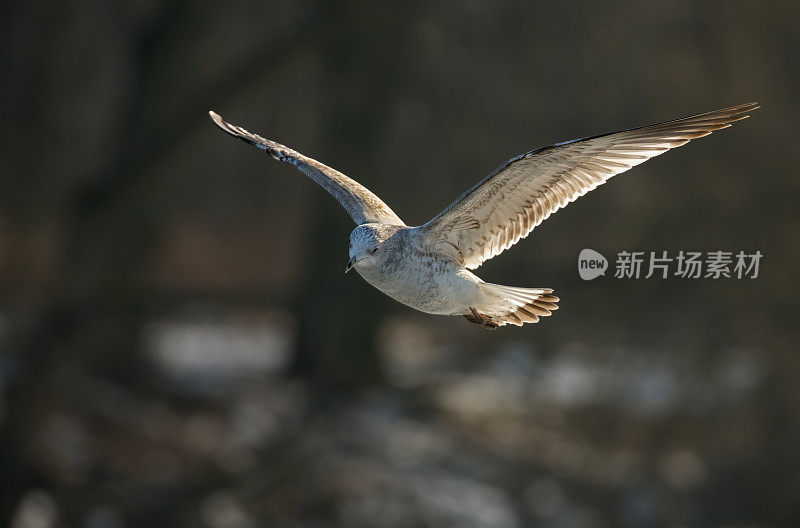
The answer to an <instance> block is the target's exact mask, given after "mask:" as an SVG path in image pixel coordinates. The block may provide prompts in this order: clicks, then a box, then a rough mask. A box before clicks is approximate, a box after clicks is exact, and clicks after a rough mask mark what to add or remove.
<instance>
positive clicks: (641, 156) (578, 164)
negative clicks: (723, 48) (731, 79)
mask: <svg viewBox="0 0 800 528" xmlns="http://www.w3.org/2000/svg"><path fill="white" fill-rule="evenodd" d="M756 108H758V104H757V103H748V104H744V105H739V106H733V107H730V108H724V109H722V110H715V111H713V112H707V113H705V114H699V115H695V116H691V117H685V118H682V119H676V120H673V121H667V122H665V123H659V124H656V125H650V126H645V127H641V128H634V129H631V130H624V131H621V132H615V133H611V134H603V135H600V136H594V137H590V138H583V139H576V140H573V141H567V142H564V143H557V144H555V145H551V146H549V147H544V148H540V149H537V150H532V151H530V152H526V153H525V154H521V155H519V156H516V157H514V158H511V159H510V160H508V161H506V162H505V163H503V164H502V165H501V166H500V167H498V168H497V169H496V170H495V171H494V172H493V173H491V174H490V175H489V176H487V177H486V178H484V179H483V180H481V181H479V182H478V183H477V184H476V185H475V186H473V187H472V188H471V189H469V190H468V191H467V192H465V193H464V194H462V195H461V196H460V197H458V198H457V199H456V201H454V202H453V203H452V204H450V205H449V206H447V208H446V209H445V210H444V211H442V212H441V213H439V214H438V215H437V216H435V217H434V218H433V219H432V220H430V221H429V222H428V223H427V224H425V225H422V226H420V227H419V228H417V229H419V230H420V232H422V233H423V234H424V235H425V236H426V237H428V238H429V240H431V242H432V243H433V244H435V245H436V247H438V248H439V249H440V250H442V251H446V252H449V253H451V254H453V255H454V256H455V257H456V258H458V259H459V260H460V261H461V262H462V263H463V264H464V266H466V267H467V268H469V269H475V268H477V267H478V266H480V265H481V264H482V263H483V262H484V261H486V260H488V259H490V258H492V257H494V256H495V255H498V254H500V253H501V252H503V251H504V250H505V249H507V248H509V247H511V246H512V245H514V244H516V243H517V242H518V241H519V240H520V239H521V238H524V237H526V236H527V235H528V234H529V233H530V232H531V231H532V230H533V228H534V227H536V226H537V225H539V224H540V223H542V221H544V220H545V219H546V218H547V217H548V216H550V214H552V213H553V212H555V211H557V210H558V209H560V208H561V207H564V206H566V205H567V204H568V203H570V202H572V201H573V200H575V199H576V198H578V197H579V196H583V195H584V194H586V193H587V192H589V191H591V190H592V189H594V188H595V187H597V186H598V185H601V184H603V183H605V182H606V181H608V179H609V178H611V177H612V176H614V175H615V174H619V173H621V172H625V171H626V170H628V169H630V168H631V167H633V166H635V165H638V164H640V163H643V162H645V161H647V160H648V159H650V158H652V157H655V156H658V155H659V154H662V153H664V152H666V151H667V150H669V149H671V148H675V147H679V146H681V145H684V144H686V143H688V142H689V141H690V140H692V139H696V138H699V137H703V136H707V135H708V134H710V133H711V132H713V131H715V130H719V129H721V128H726V127H728V126H730V124H731V123H732V122H734V121H738V120H740V119H744V118H746V117H748V116H747V115H746V114H747V112H750V111H752V110H755V109H756Z"/></svg>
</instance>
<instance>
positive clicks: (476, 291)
mask: <svg viewBox="0 0 800 528" xmlns="http://www.w3.org/2000/svg"><path fill="white" fill-rule="evenodd" d="M756 108H758V104H757V103H748V104H743V105H739V106H732V107H730V108H724V109H721V110H715V111H713V112H706V113H704V114H698V115H694V116H690V117H684V118H682V119H675V120H673V121H666V122H664V123H658V124H655V125H649V126H644V127H639V128H632V129H630V130H623V131H620V132H613V133H610V134H601V135H599V136H592V137H586V138H581V139H574V140H572V141H564V142H562V143H556V144H554V145H550V146H547V147H543V148H539V149H536V150H531V151H530V152H526V153H524V154H520V155H519V156H515V157H513V158H511V159H509V160H508V161H506V162H504V163H503V164H502V165H500V166H499V167H498V168H497V169H495V171H494V172H492V173H491V174H489V175H488V176H486V177H485V178H483V179H482V180H481V181H479V182H478V183H476V184H475V185H473V186H472V187H471V188H469V189H468V190H467V191H466V192H465V193H464V194H462V195H461V196H459V197H458V198H456V200H455V201H454V202H453V203H451V204H450V205H448V206H447V207H446V208H445V209H444V210H443V211H442V212H441V213H439V214H437V215H436V216H435V217H433V219H431V220H430V221H429V222H428V223H426V224H423V225H421V226H416V227H409V226H407V225H406V224H405V223H403V221H402V220H400V218H399V217H398V216H397V215H396V214H395V213H394V211H392V210H391V209H390V208H389V206H388V205H386V204H385V203H383V201H381V199H380V198H378V197H377V196H375V195H374V194H373V193H371V192H370V191H369V190H368V189H367V188H366V187H364V186H363V185H361V184H360V183H358V182H357V181H355V180H352V179H350V178H348V177H347V176H345V175H344V174H342V173H341V172H339V171H337V170H335V169H332V168H330V167H328V166H327V165H324V164H322V163H320V162H318V161H316V160H313V159H311V158H309V157H307V156H304V155H303V154H300V153H299V152H297V151H295V150H292V149H290V148H288V147H285V146H283V145H281V144H279V143H276V142H274V141H270V140H269V139H264V138H262V137H261V136H258V135H256V134H252V133H250V132H248V131H247V130H245V129H243V128H241V127H238V126H235V125H231V124H229V123H226V122H225V121H223V119H222V118H221V117H220V116H219V115H217V114H215V113H214V112H209V115H210V116H211V119H213V120H214V123H216V124H217V126H219V127H220V128H221V129H222V130H224V131H225V132H227V133H228V134H230V135H232V136H234V137H237V138H239V139H241V140H242V141H244V142H246V143H249V144H251V145H253V146H255V147H258V148H260V149H263V150H265V151H266V152H267V154H269V155H270V156H272V157H273V158H275V159H276V160H278V161H285V162H286V163H290V164H292V165H294V166H295V167H297V168H298V169H299V170H300V172H302V173H304V174H305V175H306V176H308V177H309V178H311V179H312V180H314V181H315V182H317V183H318V184H319V185H320V186H321V187H322V188H323V189H325V190H326V191H328V192H329V193H330V194H331V195H333V197H334V198H336V199H337V200H338V201H339V203H340V204H342V206H343V207H344V208H345V209H346V210H347V212H348V213H350V216H351V217H352V218H353V220H355V222H356V224H357V227H356V228H355V229H354V230H353V232H352V233H351V234H350V260H349V261H348V263H347V268H346V269H345V272H347V271H350V269H352V268H355V269H356V271H358V273H359V274H360V275H361V276H362V277H363V278H364V280H366V281H367V282H368V283H370V284H371V285H372V286H374V287H375V288H377V289H379V290H380V291H382V292H383V293H385V294H386V295H388V296H389V297H392V298H393V299H395V300H397V301H399V302H401V303H403V304H405V305H408V306H410V307H412V308H415V309H417V310H420V311H422V312H426V313H430V314H439V315H463V316H464V317H466V318H467V319H468V320H469V321H470V322H472V323H477V324H479V325H481V326H483V327H485V328H490V329H495V328H497V327H498V326H504V325H507V324H512V325H516V326H522V325H523V324H524V323H535V322H537V321H538V320H539V318H540V317H543V316H548V315H550V314H551V312H552V311H553V310H555V309H556V308H558V306H557V305H556V302H558V297H556V296H554V295H553V290H551V289H550V288H517V287H513V286H503V285H500V284H491V283H488V282H484V281H483V280H481V279H480V278H479V277H478V276H477V275H475V274H474V273H472V272H471V271H470V270H473V269H475V268H477V267H478V266H480V265H481V264H483V262H484V261H486V260H488V259H490V258H492V257H494V256H496V255H499V254H500V253H502V252H503V251H504V250H506V249H508V248H509V247H511V246H513V245H514V244H516V243H517V242H518V241H519V240H520V239H522V238H525V237H526V236H528V234H530V232H531V231H532V230H533V229H534V228H535V227H536V226H538V225H539V224H540V223H542V221H544V220H545V219H546V218H547V217H548V216H550V215H551V214H552V213H554V212H555V211H557V210H558V209H560V208H562V207H564V206H566V205H567V204H568V203H570V202H572V201H573V200H575V199H576V198H578V197H579V196H583V195H584V194H586V193H587V192H589V191H591V190H592V189H594V188H595V187H597V186H598V185H601V184H603V183H605V182H606V181H608V179H609V178H611V177H612V176H614V175H615V174H619V173H621V172H625V171H626V170H628V169H630V168H631V167H633V166H634V165H639V164H640V163H643V162H645V161H647V160H648V159H650V158H652V157H655V156H658V155H659V154H662V153H664V152H666V151H667V150H669V149H672V148H675V147H680V146H681V145H684V144H686V143H688V142H689V141H690V140H692V139H696V138H699V137H703V136H707V135H709V134H710V133H711V132H713V131H715V130H719V129H722V128H726V127H729V126H730V125H731V123H733V122H734V121H739V120H741V119H745V118H746V117H748V115H747V113H748V112H750V111H752V110H755V109H756Z"/></svg>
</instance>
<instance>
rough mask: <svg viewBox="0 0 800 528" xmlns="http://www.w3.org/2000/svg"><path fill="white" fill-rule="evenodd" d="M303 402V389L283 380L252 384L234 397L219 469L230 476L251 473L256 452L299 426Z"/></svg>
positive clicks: (305, 404) (219, 454) (222, 445)
mask: <svg viewBox="0 0 800 528" xmlns="http://www.w3.org/2000/svg"><path fill="white" fill-rule="evenodd" d="M307 399H308V394H307V390H306V386H305V385H303V384H302V383H299V382H293V381H286V380H280V381H278V380H275V381H272V382H271V383H263V384H255V385H252V386H250V387H248V389H247V390H246V391H243V392H241V393H239V394H237V396H236V398H235V400H234V401H233V402H232V404H231V407H230V409H229V411H228V413H227V417H226V424H225V429H224V431H223V433H224V434H223V435H222V439H221V446H220V450H219V453H218V457H219V462H220V464H221V466H222V467H224V468H225V469H227V470H228V471H231V472H234V473H237V472H242V471H246V470H249V469H252V468H253V467H254V466H255V464H256V463H257V460H256V458H255V457H254V456H253V453H254V452H255V451H256V450H257V449H259V448H261V447H263V446H265V445H267V444H269V443H270V442H273V441H275V440H277V439H279V438H283V437H284V436H285V435H288V434H291V433H293V432H295V431H296V430H297V429H298V428H299V427H300V426H301V425H302V423H303V418H304V417H305V416H306V406H307Z"/></svg>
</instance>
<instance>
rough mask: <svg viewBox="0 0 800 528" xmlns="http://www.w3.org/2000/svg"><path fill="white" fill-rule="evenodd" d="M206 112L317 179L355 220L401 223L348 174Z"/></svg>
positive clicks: (225, 127) (244, 138)
mask: <svg viewBox="0 0 800 528" xmlns="http://www.w3.org/2000/svg"><path fill="white" fill-rule="evenodd" d="M208 115H210V116H211V119H212V120H213V121H214V123H216V125H217V126H218V127H220V128H221V129H222V130H224V131H225V132H227V133H228V134H230V135H231V136H233V137H236V138H239V139H241V140H242V141H244V142H245V143H249V144H250V145H253V146H255V147H258V148H260V149H263V150H265V151H266V152H267V154H269V155H270V156H272V157H273V158H275V159H276V160H278V161H284V162H286V163H291V164H292V165H294V166H295V167H297V168H298V169H300V172H302V173H303V174H305V175H306V176H308V177H309V178H311V179H312V180H314V181H315V182H317V183H318V184H319V185H320V187H322V188H323V189H325V190H326V191H328V192H329V193H330V194H331V195H332V196H333V197H334V198H336V199H337V200H338V201H339V203H340V204H342V207H344V208H345V209H346V210H347V212H348V213H350V216H351V217H353V220H355V222H356V224H358V225H361V224H366V223H372V222H376V223H381V224H391V225H399V226H404V225H405V224H404V223H403V221H402V220H400V217H398V216H397V215H396V214H395V213H394V211H392V210H391V209H390V208H389V206H388V205H386V204H385V203H383V201H382V200H381V199H380V198H378V197H377V196H375V195H374V194H373V193H372V192H370V190H369V189H367V188H366V187H364V186H363V185H361V184H360V183H358V182H357V181H355V180H353V179H350V178H348V177H347V176H345V175H344V174H342V173H341V172H339V171H337V170H334V169H332V168H330V167H328V166H327V165H324V164H322V163H320V162H318V161H317V160H313V159H311V158H309V157H306V156H303V155H302V154H300V153H299V152H297V151H294V150H292V149H290V148H288V147H285V146H283V145H281V144H280V143H275V142H274V141H270V140H269V139H264V138H263V137H261V136H259V135H256V134H252V133H250V132H248V131H247V130H245V129H243V128H242V127H238V126H236V125H231V124H230V123H227V122H225V121H224V120H223V119H222V118H221V117H220V116H219V115H217V114H215V113H214V112H213V111H211V112H209V113H208Z"/></svg>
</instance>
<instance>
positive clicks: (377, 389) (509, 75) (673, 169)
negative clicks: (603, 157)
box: [0, 0, 800, 528]
mask: <svg viewBox="0 0 800 528" xmlns="http://www.w3.org/2000/svg"><path fill="white" fill-rule="evenodd" d="M0 12H2V16H0V44H2V45H0V57H2V59H0V60H1V62H0V65H1V66H2V72H3V73H2V82H0V96H1V97H2V101H3V104H2V106H1V107H0V108H2V110H0V111H2V120H0V135H1V137H2V141H0V152H1V153H2V155H1V156H0V398H1V399H0V486H1V488H0V514H1V515H2V517H0V525H3V526H7V525H10V526H13V527H14V528H49V527H67V526H78V527H86V528H118V527H131V526H137V527H138V526H159V527H160V526H164V527H167V526H169V527H184V526H185V527H189V526H192V527H195V526H201V527H208V528H248V527H258V526H269V527H291V528H294V527H320V528H323V527H376V528H380V527H387V528H388V527H418V526H430V527H447V526H453V527H455V526H458V527H493V528H505V527H534V526H536V527H538V526H541V527H597V528H600V527H615V526H622V527H648V526H799V525H800V500H799V499H800V383H798V379H800V358H798V351H797V342H798V339H800V335H798V334H799V333H800V332H799V331H798V324H797V316H798V308H800V304H799V303H798V295H799V294H800V291H798V287H797V277H796V273H797V272H798V262H800V249H799V248H798V228H799V227H800V214H799V213H798V206H797V204H798V198H800V193H798V190H799V189H798V187H799V185H798V164H797V162H796V159H797V156H796V150H797V148H796V141H797V132H796V129H797V124H798V118H800V98H798V94H799V93H800V68H798V59H797V57H798V52H800V4H799V3H797V2H769V3H763V2H641V3H639V2H634V3H629V4H625V5H623V4H618V3H604V2H583V3H571V2H570V3H562V2H537V3H532V2H525V1H512V2H504V3H501V4H494V3H489V2H455V1H449V2H433V3H430V2H417V1H407V2H403V3H382V2H357V1H353V2H331V3H324V2H323V3H320V2H310V1H305V2H303V1H301V2H272V3H264V2H247V1H242V2H227V3H201V2H186V1H155V0H151V1H144V2H108V1H99V0H98V1H93V0H84V1H75V2H53V1H50V0H44V1H40V2H33V3H32V2H8V3H5V5H4V6H3V7H2V8H0ZM751 100H758V101H759V102H760V103H761V104H762V105H763V108H762V109H760V110H758V111H757V112H755V113H753V116H752V118H751V119H749V120H747V121H744V122H742V123H738V124H736V125H735V126H734V127H733V128H731V129H729V130H725V131H722V132H719V133H716V134H714V135H713V136H711V137H709V138H704V139H701V140H698V141H696V142H692V143H691V144H690V145H687V146H685V147H683V148H680V149H678V150H676V151H673V152H671V153H669V154H667V155H665V156H662V157H659V158H657V159H655V160H653V161H650V162H648V163H647V164H645V165H643V166H641V167H638V168H636V169H634V170H633V171H632V172H630V173H626V174H624V175H621V176H619V177H617V178H615V179H614V180H613V181H612V182H611V183H609V184H608V185H605V186H603V187H601V188H600V189H598V190H596V191H594V192H593V193H591V197H588V198H583V199H581V200H579V201H578V202H576V203H575V204H573V205H571V206H570V207H569V208H567V209H566V210H564V211H561V212H559V213H557V214H556V215H554V216H553V217H551V219H550V220H548V221H547V222H546V223H544V224H543V225H542V226H540V227H539V228H537V229H536V230H535V232H534V233H533V235H532V236H531V237H529V238H528V239H527V240H525V241H524V242H522V243H520V244H519V245H517V246H516V247H514V248H513V249H512V250H510V251H508V252H507V253H505V254H503V255H502V256H501V257H500V258H497V259H495V260H492V261H491V262H489V263H487V264H486V265H485V266H484V267H482V268H481V269H480V270H479V271H478V272H479V274H480V275H481V277H483V278H484V279H486V280H488V281H491V282H500V283H504V284H511V285H519V286H540V287H552V288H554V289H555V291H556V294H557V295H559V296H560V297H561V299H562V302H561V309H560V310H559V311H558V312H557V313H556V314H555V316H554V317H551V318H549V319H545V320H544V321H542V322H540V323H539V324H536V325H526V326H525V327H524V328H514V327H512V328H504V329H501V330H498V331H496V332H487V331H485V330H483V329H481V328H479V327H477V326H475V325H470V324H469V323H467V321H466V320H464V319H463V318H446V317H437V316H430V315H425V314H421V313H418V312H415V311H412V310H411V309H408V308H406V307H404V306H402V305H400V304H398V303H396V302H394V301H392V300H390V299H388V298H386V297H384V296H383V295H382V294H381V293H380V292H378V291H376V290H374V289H373V288H371V287H370V286H368V285H367V284H366V283H365V282H364V281H363V280H361V279H360V278H359V277H358V276H357V275H356V274H349V275H347V276H344V275H343V274H342V270H343V266H344V263H345V261H346V258H347V237H348V235H349V232H350V230H351V229H352V228H353V227H354V226H353V224H352V223H351V220H350V218H349V217H348V216H347V215H346V214H345V212H344V211H343V210H342V209H341V208H340V207H339V205H338V204H337V203H336V202H335V201H334V200H332V199H331V198H330V197H329V196H328V195H326V194H325V193H324V192H323V191H322V190H321V189H319V188H317V187H316V186H315V185H314V184H312V183H311V182H310V181H308V180H307V179H306V178H305V177H304V176H303V175H302V174H300V173H298V172H296V171H294V170H293V168H292V167H289V166H286V165H281V164H279V163H277V162H275V161H273V160H271V159H269V158H268V157H266V156H264V154H263V153H262V152H260V151H257V150H255V149H252V148H249V147H246V146H245V145H243V144H241V143H239V142H237V141H235V140H233V139H231V138H229V137H227V136H225V135H224V134H222V133H221V132H220V131H219V130H217V129H216V128H215V127H214V126H213V125H212V123H211V122H210V120H209V119H208V117H207V111H208V110H209V109H212V108H213V109H214V110H216V111H218V112H219V113H220V114H221V115H223V116H224V117H225V118H226V119H228V120H229V121H231V122H233V123H236V124H241V125H244V126H246V127H247V128H249V129H250V130H252V131H254V132H257V133H260V134H262V135H264V136H266V137H269V138H272V139H275V140H277V141H280V142H282V143H285V144H287V145H290V146H293V147H294V148H296V149H298V150H300V151H301V152H304V153H306V154H308V155H310V156H312V157H315V158H317V159H320V160H322V161H324V162H326V163H328V164H330V165H332V166H333V167H336V168H338V169H340V170H342V171H343V172H345V173H347V174H349V175H351V176H353V177H354V178H356V179H358V180H359V181H361V182H363V183H364V184H365V185H366V186H368V187H369V188H370V189H372V190H373V191H374V192H375V193H376V194H378V195H379V196H381V197H382V198H384V199H385V200H386V201H387V202H388V203H389V204H390V205H391V207H392V208H393V209H394V210H395V211H396V212H397V213H398V214H399V215H400V216H401V217H402V218H403V219H404V220H405V221H406V222H407V223H408V224H410V225H417V224H420V223H423V222H424V221H426V220H427V219H428V218H430V217H431V216H433V215H434V214H435V213H437V212H438V211H439V210H440V209H441V208H443V207H444V206H445V205H446V204H447V203H449V202H450V201H451V200H452V199H453V198H454V197H455V196H457V195H458V194H460V193H461V192H462V191H463V190H464V189H466V188H467V187H468V186H470V185H472V184H473V183H474V182H475V181H477V180H478V179H480V178H482V177H483V176H484V175H485V174H487V173H489V172H490V171H491V170H492V169H494V168H495V167H496V166H497V165H498V164H499V163H500V162H501V161H502V160H504V159H506V158H508V157H510V156H511V155H514V154H517V153H519V152H523V151H525V150H528V149H531V148H534V147H537V146H542V145H546V144H549V143H552V142H554V141H560V140H564V139H569V138H574V137H580V136H586V135H591V134H597V133H602V132H609V131H613V130H617V129H622V128H630V127H632V126H637V125H644V124H648V123H651V122H657V121H663V120H667V119H672V118H676V117H681V116H684V115H688V114H692V113H697V112H702V111H707V110H712V109H716V108H720V107H724V106H729V105H734V104H739V103H744V102H748V101H751ZM585 247H589V248H593V249H596V250H598V251H600V252H601V253H604V254H606V256H608V257H609V258H610V259H612V266H613V258H614V255H615V254H616V253H617V252H619V251H623V250H629V251H630V250H640V251H669V252H670V253H671V254H674V253H677V252H678V251H679V250H699V251H712V250H729V251H734V252H736V251H739V250H744V251H748V252H752V251H755V250H760V251H761V252H762V253H763V254H764V259H763V261H762V263H761V270H760V275H759V277H758V278H757V279H755V280H746V279H743V280H737V279H723V280H710V279H705V280H688V279H669V280H661V279H658V280H656V279H650V280H644V279H640V280H619V279H614V278H612V277H611V276H610V274H609V276H607V277H605V278H600V279H597V280H595V281H592V282H584V281H582V280H580V278H579V277H578V274H577V270H576V266H577V264H576V260H577V254H578V252H579V251H580V250H581V249H582V248H585Z"/></svg>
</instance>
